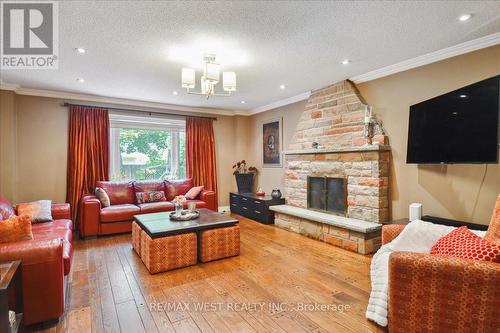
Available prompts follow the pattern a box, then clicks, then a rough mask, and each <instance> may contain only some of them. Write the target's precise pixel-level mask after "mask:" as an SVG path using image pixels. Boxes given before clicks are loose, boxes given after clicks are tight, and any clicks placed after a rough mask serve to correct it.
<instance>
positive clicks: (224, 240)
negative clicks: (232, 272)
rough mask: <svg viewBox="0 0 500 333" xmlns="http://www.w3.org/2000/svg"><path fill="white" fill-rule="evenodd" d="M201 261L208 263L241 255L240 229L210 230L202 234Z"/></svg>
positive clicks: (235, 227)
mask: <svg viewBox="0 0 500 333" xmlns="http://www.w3.org/2000/svg"><path fill="white" fill-rule="evenodd" d="M200 237H201V240H200V242H201V244H200V247H201V251H200V261H201V262H208V261H212V260H217V259H221V258H226V257H232V256H237V255H239V254H240V227H239V226H237V225H236V226H233V227H227V228H217V229H210V230H205V231H202V232H201V236H200Z"/></svg>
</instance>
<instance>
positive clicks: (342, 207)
mask: <svg viewBox="0 0 500 333" xmlns="http://www.w3.org/2000/svg"><path fill="white" fill-rule="evenodd" d="M307 208H309V209H314V210H321V211H325V212H327V213H335V214H338V215H342V216H345V214H346V208H347V190H346V181H345V178H332V177H307Z"/></svg>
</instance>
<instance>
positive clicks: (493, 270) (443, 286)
mask: <svg viewBox="0 0 500 333" xmlns="http://www.w3.org/2000/svg"><path fill="white" fill-rule="evenodd" d="M403 229H404V226H403V225H387V226H383V228H382V243H383V244H385V243H388V242H390V241H391V240H392V239H394V238H395V237H396V236H397V235H399V233H400V232H401V231H402V230H403ZM485 239H487V240H490V241H494V242H500V196H499V197H498V198H497V201H496V206H495V209H494V211H493V216H492V218H491V222H490V225H489V227H488V231H487V233H486V236H485ZM388 306H389V313H388V316H389V332H405V333H412V332H419V333H420V332H429V333H431V332H440V333H442V332H485V333H486V332H499V328H500V264H498V263H493V262H487V261H478V260H470V259H461V258H453V257H440V256H432V255H428V254H421V253H410V252H399V253H393V254H392V255H391V256H390V259H389V304H388Z"/></svg>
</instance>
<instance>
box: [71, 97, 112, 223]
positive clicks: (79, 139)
mask: <svg viewBox="0 0 500 333" xmlns="http://www.w3.org/2000/svg"><path fill="white" fill-rule="evenodd" d="M108 178H109V115H108V110H107V109H102V108H97V107H90V106H81V105H71V106H70V108H69V142H68V170H67V191H66V202H69V203H70V204H71V211H72V218H73V221H74V222H75V223H77V221H78V220H77V219H78V206H79V202H80V199H81V198H82V196H84V195H85V194H89V193H93V192H94V187H95V183H96V181H97V180H108Z"/></svg>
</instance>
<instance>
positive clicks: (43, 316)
mask: <svg viewBox="0 0 500 333" xmlns="http://www.w3.org/2000/svg"><path fill="white" fill-rule="evenodd" d="M15 214H16V211H15V209H14V208H13V206H12V204H11V203H10V202H9V201H7V200H6V199H5V198H3V197H1V196H0V220H5V219H7V218H9V216H11V215H15ZM52 218H53V221H51V222H43V223H35V224H33V225H32V233H33V239H32V240H27V241H20V242H12V243H1V244H0V262H5V261H12V260H21V261H22V267H23V296H24V318H23V319H24V323H25V324H26V325H30V324H34V323H39V322H44V321H49V320H54V319H58V318H59V317H60V316H61V315H62V314H63V313H64V304H65V302H64V300H65V290H66V280H67V276H68V274H69V272H70V269H71V259H72V256H73V247H72V241H73V235H72V229H73V223H72V221H71V211H70V206H69V204H52ZM0 223H1V222H0ZM11 305H12V306H14V307H15V304H11Z"/></svg>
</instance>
